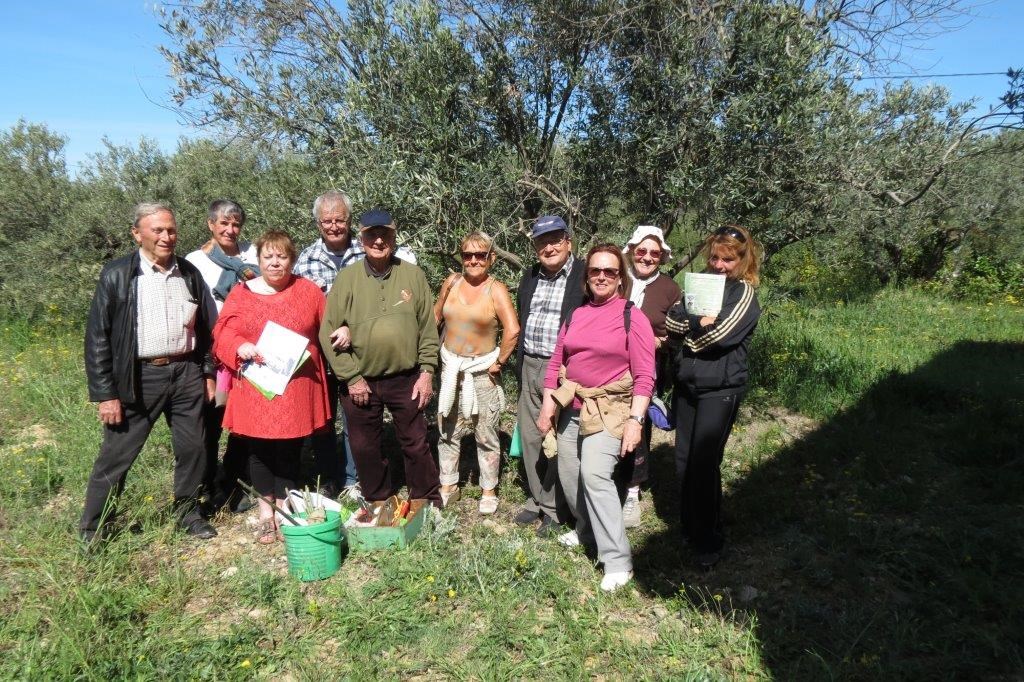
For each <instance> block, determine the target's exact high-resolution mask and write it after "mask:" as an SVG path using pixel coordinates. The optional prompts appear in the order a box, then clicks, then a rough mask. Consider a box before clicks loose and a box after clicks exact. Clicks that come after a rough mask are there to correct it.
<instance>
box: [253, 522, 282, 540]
mask: <svg viewBox="0 0 1024 682" xmlns="http://www.w3.org/2000/svg"><path fill="white" fill-rule="evenodd" d="M277 532H278V531H277V524H275V523H274V519H267V520H266V521H260V525H258V526H256V542H258V543H260V544H261V545H272V544H274V543H275V542H277Z"/></svg>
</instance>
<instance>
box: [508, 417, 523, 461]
mask: <svg viewBox="0 0 1024 682" xmlns="http://www.w3.org/2000/svg"><path fill="white" fill-rule="evenodd" d="M508 456H509V457H522V456H523V442H522V441H521V440H520V439H519V422H516V427H515V428H514V429H512V444H511V445H509V448H508Z"/></svg>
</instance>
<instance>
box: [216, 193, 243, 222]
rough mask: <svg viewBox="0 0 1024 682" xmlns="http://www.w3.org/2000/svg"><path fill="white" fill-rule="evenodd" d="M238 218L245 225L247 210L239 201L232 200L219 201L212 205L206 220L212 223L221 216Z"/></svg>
mask: <svg viewBox="0 0 1024 682" xmlns="http://www.w3.org/2000/svg"><path fill="white" fill-rule="evenodd" d="M222 215H223V216H231V215H233V216H238V222H240V223H242V224H243V225H244V224H245V209H244V208H242V205H241V204H240V203H238V202H237V201H232V200H231V199H217V200H216V201H214V202H213V203H211V204H210V210H209V211H207V212H206V218H207V220H209V221H210V222H216V220H217V218H220V217H221V216H222Z"/></svg>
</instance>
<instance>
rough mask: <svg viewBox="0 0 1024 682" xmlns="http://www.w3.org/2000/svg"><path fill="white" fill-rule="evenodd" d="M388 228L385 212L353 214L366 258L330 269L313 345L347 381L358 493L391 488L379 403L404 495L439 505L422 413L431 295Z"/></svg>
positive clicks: (430, 364)
mask: <svg viewBox="0 0 1024 682" xmlns="http://www.w3.org/2000/svg"><path fill="white" fill-rule="evenodd" d="M395 230H396V227H395V221H394V219H393V218H392V217H391V214H389V213H388V212H387V211H383V210H379V209H376V210H373V211H368V212H366V213H364V214H363V215H362V216H361V217H360V218H359V240H360V241H361V242H362V245H363V248H364V249H365V250H366V258H365V260H363V262H362V263H355V264H354V265H352V266H351V267H348V268H345V269H344V270H342V271H341V272H339V273H338V277H337V279H336V280H335V281H334V286H333V287H332V288H331V292H330V294H329V295H328V296H327V310H326V311H325V313H324V319H323V323H322V324H321V326H320V345H321V347H322V348H323V350H324V354H325V355H326V356H327V359H328V361H329V362H330V363H331V367H332V368H333V369H334V373H335V375H337V377H338V380H339V381H341V382H342V383H343V384H344V385H346V386H347V387H348V390H347V391H346V392H345V393H346V395H344V396H343V397H342V399H341V405H342V409H343V410H344V411H345V419H346V421H347V425H348V429H349V440H350V442H351V445H352V457H353V458H354V459H355V462H356V471H357V472H358V474H359V485H360V488H361V490H362V493H363V496H364V497H365V498H366V499H367V500H370V501H376V500H384V499H387V498H388V497H390V496H391V495H393V494H394V493H395V492H396V491H395V487H394V485H393V484H392V482H391V472H390V470H389V469H388V459H387V457H384V456H383V455H382V453H381V436H382V434H383V431H384V407H385V406H386V407H387V408H388V411H390V412H391V416H392V417H393V418H394V422H395V432H396V435H397V437H398V442H399V444H400V445H401V446H402V451H403V453H404V455H405V479H406V483H407V484H408V486H409V496H410V497H412V498H414V499H428V500H431V501H433V502H434V503H435V505H437V506H440V501H441V495H440V493H439V489H438V472H437V464H436V463H435V462H434V458H433V457H432V456H431V454H430V446H429V445H428V444H427V421H426V419H425V418H424V416H423V409H424V408H425V407H426V406H427V403H429V402H430V398H431V397H432V396H433V379H434V372H435V371H436V369H437V353H438V340H437V327H436V323H435V321H434V314H433V303H434V297H433V294H432V293H431V291H430V286H429V285H428V284H427V278H426V276H424V274H423V271H422V270H420V269H419V267H417V266H415V265H413V264H412V263H408V262H406V261H403V260H399V259H398V258H395V257H394V254H395ZM342 325H344V326H347V327H348V328H349V330H350V333H351V335H352V339H351V344H350V345H348V346H347V347H346V348H345V349H344V350H338V349H336V348H334V346H333V344H332V339H331V334H332V333H333V332H334V331H335V330H336V329H337V328H338V327H340V326H342Z"/></svg>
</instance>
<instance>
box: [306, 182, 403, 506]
mask: <svg viewBox="0 0 1024 682" xmlns="http://www.w3.org/2000/svg"><path fill="white" fill-rule="evenodd" d="M351 218H352V200H351V199H349V197H348V195H347V194H345V193H344V192H341V191H339V190H329V191H327V192H324V193H323V194H321V195H320V196H318V197H317V198H316V199H315V200H314V201H313V220H314V221H315V222H316V226H317V229H318V230H319V231H320V238H319V239H317V240H316V241H315V242H313V243H312V244H310V245H309V246H307V247H306V248H305V249H303V250H302V253H300V254H299V258H298V260H297V261H296V262H295V267H294V268H293V269H292V272H294V273H295V274H296V275H300V276H302V277H305V278H306V279H308V280H311V281H313V282H314V283H316V285H317V286H318V287H320V290H321V291H323V292H324V294H326V293H327V292H329V291H330V290H331V287H332V286H334V280H335V278H336V277H337V276H338V272H339V271H341V270H342V269H343V268H346V267H348V266H349V265H352V264H353V263H358V262H359V261H361V260H363V259H364V258H366V252H365V251H364V250H363V245H362V244H361V243H360V241H359V240H358V239H352V233H351V230H350V221H351ZM395 255H396V256H397V257H399V258H401V259H402V260H406V261H409V262H410V263H413V264H415V263H416V256H414V255H413V253H412V251H410V250H409V249H408V248H406V247H404V246H400V247H398V250H397V251H396V252H395ZM347 331H348V330H345V332H346V333H345V334H343V335H342V337H341V338H339V340H338V342H337V345H336V347H338V348H343V347H344V346H345V345H347V343H348V340H347ZM328 390H329V391H330V394H331V396H332V400H331V404H332V407H331V412H332V413H333V414H335V415H337V405H338V382H337V381H336V380H335V379H334V375H333V374H332V375H329V386H328ZM342 418H344V417H342ZM311 440H312V444H313V460H314V462H315V468H316V473H317V475H319V477H320V484H321V492H323V493H324V494H326V495H328V496H330V497H334V496H336V495H337V494H338V492H339V487H338V466H337V465H338V454H337V452H336V449H337V436H336V433H335V430H334V423H333V422H332V423H331V424H329V425H328V426H327V427H326V428H325V430H324V431H323V433H319V434H314V435H313V436H312V437H311ZM342 457H344V459H345V480H344V483H343V485H344V486H345V487H348V486H351V485H355V484H356V480H357V479H356V469H355V463H354V462H353V460H352V453H351V449H350V447H349V444H348V431H347V429H346V433H345V449H344V451H343V452H342Z"/></svg>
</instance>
